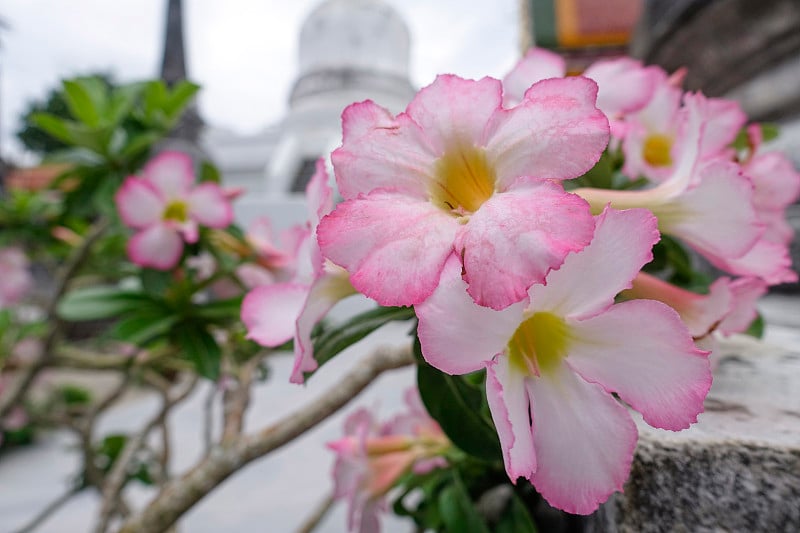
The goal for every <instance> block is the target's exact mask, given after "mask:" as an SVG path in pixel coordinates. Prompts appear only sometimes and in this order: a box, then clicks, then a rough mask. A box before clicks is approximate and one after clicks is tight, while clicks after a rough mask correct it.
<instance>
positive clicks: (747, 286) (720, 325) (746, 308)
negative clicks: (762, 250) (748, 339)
mask: <svg viewBox="0 0 800 533" xmlns="http://www.w3.org/2000/svg"><path fill="white" fill-rule="evenodd" d="M766 292H767V285H766V283H764V282H763V281H762V280H760V279H758V278H739V279H736V280H731V279H730V278H728V277H721V278H718V279H717V280H716V281H714V283H712V284H711V286H710V287H709V289H708V294H698V293H695V292H692V291H689V290H686V289H682V288H680V287H677V286H675V285H672V284H671V283H668V282H666V281H664V280H661V279H659V278H657V277H655V276H652V275H650V274H647V273H645V272H640V273H639V274H638V275H637V276H636V278H634V280H633V284H632V287H631V288H630V289H627V290H625V291H623V292H622V296H623V297H624V298H627V299H633V298H644V299H649V300H658V301H660V302H663V303H665V304H667V305H668V306H670V307H672V308H673V309H674V310H675V311H677V312H678V314H679V315H680V317H681V320H683V322H684V324H686V326H687V327H688V328H689V332H690V333H691V334H692V337H694V339H695V340H698V339H701V338H703V337H705V336H707V335H710V334H711V333H714V332H719V333H722V334H723V335H731V334H733V333H741V332H742V331H745V330H746V329H747V328H748V326H750V324H751V323H752V322H753V320H755V318H756V316H757V314H758V311H757V309H756V305H755V304H756V301H757V300H758V299H759V298H760V297H761V296H763V295H764V294H766Z"/></svg>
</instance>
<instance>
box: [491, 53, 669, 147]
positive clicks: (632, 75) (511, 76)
mask: <svg viewBox="0 0 800 533" xmlns="http://www.w3.org/2000/svg"><path fill="white" fill-rule="evenodd" d="M661 73H663V71H662V70H661V69H660V68H659V67H655V66H648V67H645V66H644V65H642V63H641V61H637V60H635V59H631V58H629V57H621V58H617V59H611V60H602V61H597V62H596V63H594V64H592V65H591V66H589V68H587V69H586V71H585V72H584V73H583V76H584V77H586V78H589V79H591V80H594V81H595V82H596V83H597V87H598V91H597V108H598V109H600V110H601V111H602V112H603V113H605V114H606V116H607V117H608V119H609V121H611V129H612V133H613V132H614V131H615V129H619V128H620V127H622V126H623V124H622V122H621V121H620V120H621V119H622V118H623V117H624V116H625V115H628V114H630V113H635V112H638V111H640V110H641V109H642V108H643V107H645V106H646V105H647V104H648V103H649V102H650V100H651V99H652V97H653V91H654V90H655V88H656V84H657V83H658V82H659V81H660V79H661ZM566 75H567V66H566V62H565V61H564V58H563V57H561V56H560V55H559V54H556V53H555V52H551V51H549V50H545V49H542V48H531V49H530V50H528V52H527V53H526V54H525V56H524V57H523V58H522V59H520V60H519V61H518V62H517V64H516V65H514V68H512V69H511V71H510V72H509V73H508V74H507V75H506V77H505V78H503V90H504V94H503V97H504V103H505V104H506V106H510V105H513V104H516V103H518V102H520V101H522V100H523V98H524V95H525V92H526V91H527V90H528V89H529V88H530V86H531V85H533V84H534V83H536V82H539V81H542V80H545V79H548V78H563V77H564V76H566Z"/></svg>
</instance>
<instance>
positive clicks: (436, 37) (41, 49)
mask: <svg viewBox="0 0 800 533" xmlns="http://www.w3.org/2000/svg"><path fill="white" fill-rule="evenodd" d="M385 1H387V2H389V3H390V4H392V5H393V6H394V7H395V8H396V9H397V10H398V12H400V14H401V15H402V16H403V17H404V18H405V20H406V22H407V24H408V26H409V28H410V30H411V39H412V49H411V77H412V82H413V83H414V84H416V85H417V86H422V85H425V84H427V83H429V82H430V81H432V80H433V78H434V76H435V75H436V74H437V73H440V72H452V73H456V74H460V75H462V76H466V77H481V76H484V75H487V74H488V75H493V76H496V77H498V76H502V75H503V73H504V72H505V71H506V70H507V69H508V68H510V67H511V66H512V65H513V63H514V61H515V59H516V56H517V53H518V48H517V46H518V45H517V43H518V40H519V35H518V28H519V23H518V18H517V17H518V15H517V9H518V7H517V6H518V4H519V0H494V1H492V2H487V1H485V0H436V1H433V0H385ZM166 3H167V2H166V0H68V1H62V0H3V2H2V5H0V18H2V19H3V20H4V21H5V22H6V24H7V25H8V26H9V29H8V30H6V31H4V32H3V33H2V34H0V39H1V40H2V41H1V42H2V49H0V68H1V69H2V70H1V71H0V113H1V116H0V128H1V130H2V131H0V133H1V134H2V137H0V141H1V142H2V150H3V151H2V153H3V154H6V155H8V154H9V153H14V154H17V153H19V145H18V143H17V142H16V139H14V138H13V132H14V131H16V129H18V127H19V122H18V117H19V115H20V113H21V112H22V110H23V109H25V107H26V103H27V102H29V101H31V100H36V99H41V98H43V97H44V95H45V94H46V93H47V90H48V89H49V88H51V87H53V86H55V85H56V84H57V83H58V80H59V79H61V78H63V77H68V76H73V75H79V74H86V73H90V72H97V71H109V72H111V73H113V75H114V76H115V78H116V79H118V80H121V81H131V80H139V79H145V78H152V77H154V76H155V75H157V73H158V69H159V66H160V61H161V53H162V52H161V49H162V40H163V26H164V17H165V13H166ZM319 3H321V0H224V1H223V0H184V14H185V21H184V23H185V27H184V32H185V37H186V41H187V42H186V45H187V54H188V60H189V67H188V68H189V74H190V77H191V78H192V79H193V80H194V81H197V82H199V83H200V84H201V85H202V86H203V90H202V92H201V95H200V111H201V114H202V115H203V117H204V119H205V120H206V122H208V123H210V124H212V125H214V126H221V127H225V128H229V129H232V130H236V131H239V132H245V133H247V132H254V131H257V130H259V129H260V128H263V127H265V126H267V125H269V124H271V123H273V122H275V121H276V120H278V119H279V118H280V117H281V116H282V115H283V113H284V112H285V110H286V102H287V99H288V94H289V90H290V88H291V84H292V82H293V80H294V77H295V75H296V72H297V40H298V34H299V30H300V25H301V24H302V21H303V20H304V19H305V17H306V16H307V15H308V14H309V13H310V12H311V10H312V9H313V8H314V7H315V6H316V5H317V4H319Z"/></svg>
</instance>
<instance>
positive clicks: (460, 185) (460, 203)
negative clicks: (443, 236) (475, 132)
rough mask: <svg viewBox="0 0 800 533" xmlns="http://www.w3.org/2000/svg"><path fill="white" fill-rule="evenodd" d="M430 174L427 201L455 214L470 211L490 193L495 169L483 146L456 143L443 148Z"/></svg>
mask: <svg viewBox="0 0 800 533" xmlns="http://www.w3.org/2000/svg"><path fill="white" fill-rule="evenodd" d="M434 175H435V178H436V179H435V181H434V183H433V185H432V187H431V191H430V194H431V201H432V202H433V203H434V204H435V205H436V206H438V207H440V208H441V209H444V210H445V211H448V212H452V213H454V214H456V215H459V216H462V215H465V214H470V213H474V212H475V211H477V210H478V208H479V207H480V206H481V204H483V202H485V201H486V200H488V199H489V198H491V196H492V194H494V184H495V172H494V169H493V168H492V167H491V165H490V164H489V161H488V160H487V158H486V151H485V150H484V149H483V148H479V147H476V146H457V147H455V148H453V149H450V150H447V151H446V152H445V154H444V155H443V156H442V157H440V158H439V159H438V160H437V161H436V163H435V167H434Z"/></svg>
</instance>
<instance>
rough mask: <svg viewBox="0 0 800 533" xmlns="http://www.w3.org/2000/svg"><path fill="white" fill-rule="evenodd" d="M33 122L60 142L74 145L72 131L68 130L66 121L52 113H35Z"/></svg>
mask: <svg viewBox="0 0 800 533" xmlns="http://www.w3.org/2000/svg"><path fill="white" fill-rule="evenodd" d="M31 120H32V121H33V123H34V124H36V125H37V126H39V127H40V128H41V129H43V130H44V131H45V132H46V133H48V134H49V135H51V136H53V137H55V138H56V139H58V140H59V141H63V142H65V143H69V144H74V140H73V138H72V135H71V133H70V130H69V128H67V122H66V121H65V120H64V119H62V118H59V117H57V116H55V115H52V114H50V113H34V114H33V116H32V117H31Z"/></svg>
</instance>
